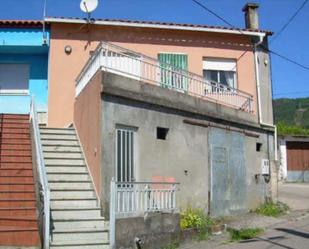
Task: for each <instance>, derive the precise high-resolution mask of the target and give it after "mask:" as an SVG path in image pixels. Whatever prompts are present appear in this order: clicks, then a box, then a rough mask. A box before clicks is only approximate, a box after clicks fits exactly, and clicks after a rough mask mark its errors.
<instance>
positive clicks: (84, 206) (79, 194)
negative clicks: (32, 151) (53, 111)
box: [40, 128, 109, 249]
mask: <svg viewBox="0 0 309 249" xmlns="http://www.w3.org/2000/svg"><path fill="white" fill-rule="evenodd" d="M40 133H41V140H42V146H43V152H44V160H45V166H46V171H47V177H48V182H49V187H50V191H51V218H52V222H51V224H52V226H54V228H52V229H51V244H50V248H51V249H56V248H63V249H71V248H83V249H94V248H96V249H99V248H102V249H103V248H104V249H105V248H109V243H108V224H107V222H105V221H104V219H103V217H102V216H101V210H100V206H99V203H98V199H97V197H96V194H95V191H94V187H93V183H92V181H91V178H90V175H89V172H88V169H87V166H86V164H85V161H84V156H83V153H82V151H81V147H80V145H79V142H78V139H77V136H76V133H75V130H74V129H72V128H67V129H55V128H40Z"/></svg>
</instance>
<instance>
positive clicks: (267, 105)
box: [257, 38, 274, 124]
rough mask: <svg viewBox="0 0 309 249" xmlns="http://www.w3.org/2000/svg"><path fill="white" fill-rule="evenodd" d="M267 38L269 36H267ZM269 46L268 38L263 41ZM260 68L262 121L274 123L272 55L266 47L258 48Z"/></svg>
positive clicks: (264, 44) (265, 45)
mask: <svg viewBox="0 0 309 249" xmlns="http://www.w3.org/2000/svg"><path fill="white" fill-rule="evenodd" d="M266 39H267V38H266ZM262 44H263V46H264V47H267V40H265V41H264V42H263V43H262ZM257 57H258V70H259V82H260V101H261V112H262V114H261V116H262V122H264V123H267V124H273V123H274V119H273V103H272V84H271V63H270V56H269V53H268V52H267V51H265V49H263V48H261V47H258V48H257Z"/></svg>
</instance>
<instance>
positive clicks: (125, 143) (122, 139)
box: [116, 127, 136, 182]
mask: <svg viewBox="0 0 309 249" xmlns="http://www.w3.org/2000/svg"><path fill="white" fill-rule="evenodd" d="M135 131H136V129H134V128H130V127H121V128H117V129H116V179H117V182H132V181H134V180H135V169H134V166H135V165H134V152H135V151H134V143H135V141H134V140H135V135H134V134H135Z"/></svg>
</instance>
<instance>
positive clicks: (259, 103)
mask: <svg viewBox="0 0 309 249" xmlns="http://www.w3.org/2000/svg"><path fill="white" fill-rule="evenodd" d="M262 43H263V36H259V41H258V42H257V43H255V44H254V59H255V72H256V85H257V101H258V109H259V110H258V115H259V123H260V125H262V126H265V127H270V128H273V129H275V134H274V136H275V137H274V139H275V141H274V142H275V161H277V160H278V153H277V145H278V141H277V127H276V126H275V125H273V124H268V123H264V122H263V117H262V105H261V89H260V88H261V85H260V74H259V65H258V54H257V47H258V46H259V45H261V44H262Z"/></svg>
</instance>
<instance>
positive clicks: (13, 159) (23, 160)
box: [0, 156, 32, 165]
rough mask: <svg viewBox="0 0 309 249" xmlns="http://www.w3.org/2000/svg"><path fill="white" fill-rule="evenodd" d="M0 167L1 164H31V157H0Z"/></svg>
mask: <svg viewBox="0 0 309 249" xmlns="http://www.w3.org/2000/svg"><path fill="white" fill-rule="evenodd" d="M0 161H1V165H2V163H32V158H31V156H18V157H15V156H0Z"/></svg>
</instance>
